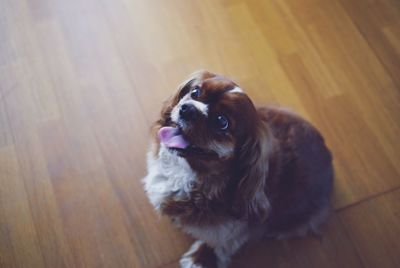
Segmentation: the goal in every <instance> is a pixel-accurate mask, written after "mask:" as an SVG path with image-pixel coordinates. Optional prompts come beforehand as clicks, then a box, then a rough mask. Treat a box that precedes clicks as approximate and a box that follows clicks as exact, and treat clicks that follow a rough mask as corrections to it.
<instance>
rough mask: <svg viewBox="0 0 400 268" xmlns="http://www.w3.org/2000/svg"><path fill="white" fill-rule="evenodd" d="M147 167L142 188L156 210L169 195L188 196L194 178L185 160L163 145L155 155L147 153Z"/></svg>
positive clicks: (194, 175)
mask: <svg viewBox="0 0 400 268" xmlns="http://www.w3.org/2000/svg"><path fill="white" fill-rule="evenodd" d="M147 169H148V174H147V176H146V177H145V178H144V179H143V182H144V188H145V190H146V192H147V195H148V197H149V199H150V202H151V203H152V204H153V206H154V207H155V208H156V209H157V210H159V208H160V205H161V204H162V203H163V201H164V200H165V198H167V197H168V196H170V195H177V196H180V197H186V196H188V195H189V193H190V190H191V188H192V186H193V183H194V181H195V178H196V174H195V173H194V172H193V170H192V169H191V168H190V166H189V164H188V163H187V161H186V160H185V159H184V158H182V157H179V156H178V155H177V154H176V152H173V151H170V150H168V149H167V148H165V146H163V145H161V148H160V150H159V154H158V156H157V157H154V156H153V155H152V153H151V152H150V153H149V154H148V157H147Z"/></svg>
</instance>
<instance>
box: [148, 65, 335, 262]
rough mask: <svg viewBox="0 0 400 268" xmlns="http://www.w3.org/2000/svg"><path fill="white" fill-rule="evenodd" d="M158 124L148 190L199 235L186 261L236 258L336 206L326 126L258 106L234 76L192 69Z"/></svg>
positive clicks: (312, 228)
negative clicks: (319, 127) (258, 242)
mask: <svg viewBox="0 0 400 268" xmlns="http://www.w3.org/2000/svg"><path fill="white" fill-rule="evenodd" d="M151 133H152V135H151V136H152V139H153V140H152V142H151V148H150V151H149V152H148V158H147V161H148V174H147V175H146V177H145V178H144V179H143V182H144V189H145V192H146V193H147V196H148V197H149V200H150V202H151V203H152V205H153V206H154V207H155V209H156V210H157V211H158V212H160V213H161V214H162V215H167V216H169V217H170V218H171V220H172V222H173V223H174V224H175V225H176V226H178V227H179V228H181V229H182V230H183V231H184V232H186V233H188V234H189V235H191V236H192V237H194V238H195V239H196V241H195V242H194V243H193V245H192V246H191V248H190V249H189V250H188V251H187V253H185V254H184V255H183V257H182V258H181V260H180V265H181V267H184V268H185V267H208V268H209V267H227V266H228V265H229V263H230V260H231V258H232V256H233V255H234V254H235V252H236V251H237V250H238V249H239V248H240V247H241V246H242V245H243V244H244V243H246V242H247V241H249V240H252V239H257V238H260V237H268V238H285V237H288V236H292V235H305V234H307V233H310V232H317V231H318V227H319V225H320V224H321V223H322V222H323V221H324V220H325V219H326V218H327V215H328V214H329V211H330V207H331V206H330V196H331V192H332V187H333V186H332V184H333V177H334V176H333V167H332V156H331V153H330V151H329V149H328V148H327V146H326V145H325V142H324V139H323V137H322V136H321V134H320V133H319V132H318V130H317V129H316V128H315V127H313V126H312V125H311V124H310V123H309V122H307V121H306V120H304V119H302V118H301V117H300V116H298V115H296V114H295V113H293V112H291V111H290V110H288V109H284V108H280V107H263V108H256V107H255V106H254V104H253V103H252V101H251V100H250V98H249V97H248V95H247V94H246V93H245V92H244V91H243V90H242V89H241V88H240V87H239V86H238V85H237V84H236V83H234V82H233V81H232V80H230V79H228V78H226V77H223V76H221V75H217V74H214V73H211V72H208V71H198V72H195V73H194V74H192V75H191V76H190V77H189V78H188V79H187V80H186V81H184V82H183V83H182V84H181V85H180V86H179V90H178V92H177V93H176V94H175V96H173V97H172V98H171V99H169V100H168V101H167V102H166V103H165V104H164V107H163V108H162V111H161V117H160V119H159V120H158V121H157V122H156V123H155V124H154V125H153V127H152V130H151Z"/></svg>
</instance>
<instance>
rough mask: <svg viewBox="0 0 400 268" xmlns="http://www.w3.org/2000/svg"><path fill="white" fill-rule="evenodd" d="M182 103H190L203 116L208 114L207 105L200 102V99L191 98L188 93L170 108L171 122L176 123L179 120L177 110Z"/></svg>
mask: <svg viewBox="0 0 400 268" xmlns="http://www.w3.org/2000/svg"><path fill="white" fill-rule="evenodd" d="M183 104H192V105H193V106H194V107H196V108H197V110H199V112H201V113H202V114H203V115H204V116H205V117H207V116H208V105H207V104H205V103H202V102H200V101H196V100H193V99H192V98H191V97H190V93H188V94H186V95H185V96H184V97H183V98H182V99H181V100H180V101H179V102H178V104H177V105H175V107H174V108H173V109H172V112H171V119H172V121H173V122H175V123H178V121H179V110H180V109H181V106H182V105H183Z"/></svg>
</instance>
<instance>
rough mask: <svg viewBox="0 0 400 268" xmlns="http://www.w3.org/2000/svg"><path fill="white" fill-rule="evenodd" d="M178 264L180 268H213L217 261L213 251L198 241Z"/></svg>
mask: <svg viewBox="0 0 400 268" xmlns="http://www.w3.org/2000/svg"><path fill="white" fill-rule="evenodd" d="M179 264H180V266H181V267H182V268H215V267H217V259H216V256H215V254H214V251H213V249H211V248H210V247H208V246H207V245H206V244H205V243H204V242H202V241H199V240H198V241H196V242H194V243H193V245H192V246H191V247H190V249H189V250H188V251H187V252H186V253H185V254H184V255H183V256H182V258H181V260H180V261H179Z"/></svg>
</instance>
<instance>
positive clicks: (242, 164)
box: [234, 122, 272, 221]
mask: <svg viewBox="0 0 400 268" xmlns="http://www.w3.org/2000/svg"><path fill="white" fill-rule="evenodd" d="M255 132H256V133H254V135H252V137H251V138H248V139H247V140H246V141H244V143H243V144H242V146H240V148H239V149H238V152H237V162H236V165H237V167H238V174H239V176H240V177H239V180H238V183H237V186H236V193H235V197H234V198H235V200H234V212H235V213H237V215H238V216H239V217H241V218H245V219H248V220H254V221H263V220H264V219H265V218H266V216H267V215H268V211H269V208H270V203H269V201H268V198H267V196H266V193H265V190H266V189H265V182H266V179H267V176H268V165H269V163H268V161H269V156H270V154H271V150H272V140H271V139H270V135H269V132H268V129H267V127H266V126H264V124H263V123H261V122H260V123H259V126H257V127H256V131H255Z"/></svg>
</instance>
